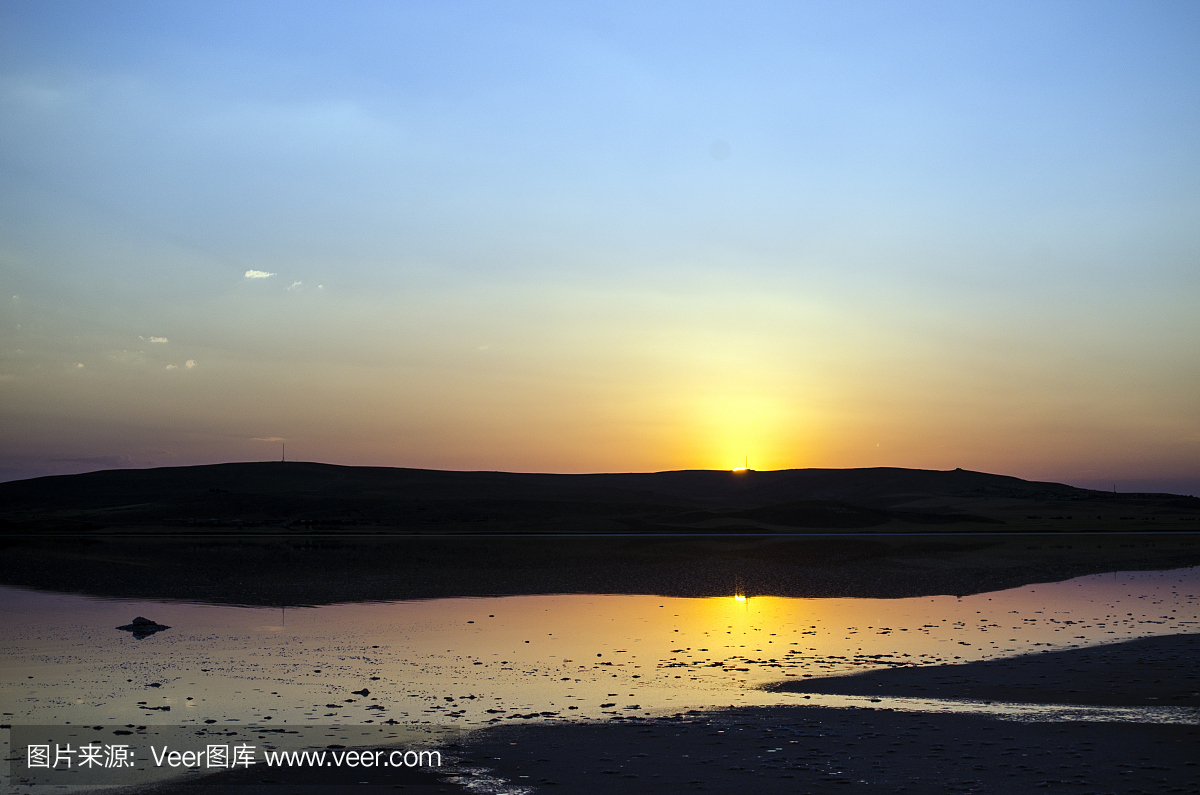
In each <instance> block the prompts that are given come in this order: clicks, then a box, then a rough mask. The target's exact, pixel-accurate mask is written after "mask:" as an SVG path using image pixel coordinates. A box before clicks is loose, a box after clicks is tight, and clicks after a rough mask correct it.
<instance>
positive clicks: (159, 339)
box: [150, 337, 170, 342]
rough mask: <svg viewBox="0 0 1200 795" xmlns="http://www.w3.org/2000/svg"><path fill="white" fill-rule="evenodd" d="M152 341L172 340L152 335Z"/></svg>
mask: <svg viewBox="0 0 1200 795" xmlns="http://www.w3.org/2000/svg"><path fill="white" fill-rule="evenodd" d="M150 341H151V342H170V340H169V339H167V338H166V337H151V338H150Z"/></svg>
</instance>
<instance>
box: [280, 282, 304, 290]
mask: <svg viewBox="0 0 1200 795" xmlns="http://www.w3.org/2000/svg"><path fill="white" fill-rule="evenodd" d="M302 284H304V282H292V283H291V284H290V285H289V286H287V287H285V288H284V289H285V290H295V289H296V288H297V287H299V286H300V285H302Z"/></svg>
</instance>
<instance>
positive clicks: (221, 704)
mask: <svg viewBox="0 0 1200 795" xmlns="http://www.w3.org/2000/svg"><path fill="white" fill-rule="evenodd" d="M1197 594H1200V576H1198V574H1197V572H1196V571H1195V570H1192V569H1187V570H1176V571H1167V572H1133V573H1122V574H1119V575H1111V574H1108V575H1094V576H1089V577H1081V578H1078V579H1074V580H1068V581H1065V582H1061V583H1052V584H1039V585H1033V586H1028V587H1024V588H1016V589H1012V590H1008V591H1000V592H994V593H990V594H981V595H977V596H969V597H963V598H961V599H960V598H956V597H952V596H943V597H921V598H912V599H894V600H884V599H845V598H844V599H797V598H784V597H762V596H754V595H747V594H745V593H735V594H733V595H732V596H731V597H728V596H727V597H723V598H701V599H685V598H664V597H656V596H625V595H616V596H608V595H606V596H596V595H561V596H541V595H539V596H510V597H498V598H454V599H437V600H428V601H408V602H390V603H368V604H342V605H332V606H328V607H320V608H306V609H296V608H292V609H290V610H287V611H286V612H284V611H281V610H279V609H277V608H242V607H224V606H213V605H193V604H179V603H165V602H145V601H137V602H129V601H120V600H106V599H97V598H90V597H80V596H67V595H61V594H45V593H38V592H31V591H22V590H17V589H0V703H2V704H3V707H4V708H3V712H4V713H5V718H4V720H5V722H12V723H59V722H66V721H70V722H75V723H122V724H124V723H131V722H135V723H141V724H152V723H160V724H161V723H187V722H203V721H219V722H230V721H242V722H265V721H275V722H279V723H314V722H316V723H337V722H343V723H378V722H386V721H397V722H399V723H406V724H407V723H417V724H421V723H430V724H456V725H462V726H471V725H481V724H487V723H496V722H510V721H514V720H547V719H563V718H589V719H611V718H614V717H619V716H634V715H636V716H645V715H653V714H661V713H671V714H674V713H677V712H684V711H687V710H690V709H705V708H710V707H723V706H732V705H750V704H780V703H800V702H798V699H801V698H802V697H801V696H798V695H794V694H783V693H766V692H763V691H761V690H758V689H756V688H757V687H758V686H759V685H762V684H765V683H768V682H772V681H780V680H785V679H787V678H791V677H820V676H829V675H836V674H841V673H846V672H851V671H861V670H867V669H871V668H879V667H887V666H899V665H926V664H938V663H953V662H958V661H962V662H966V661H970V660H981V659H987V658H991V657H997V656H1007V655H1012V654H1020V653H1024V652H1028V651H1031V650H1036V649H1061V648H1070V647H1073V646H1079V645H1086V644H1095V643H1101V642H1106V641H1115V640H1126V639H1131V638H1137V637H1147V636H1152V635H1164V634H1174V633H1181V632H1196V631H1197V630H1198V629H1200V601H1198V600H1197ZM134 616H142V617H146V618H147V619H149V620H153V621H154V622H157V624H159V625H164V626H169V627H170V629H168V630H164V631H161V632H157V633H155V634H153V635H151V636H149V637H146V638H144V639H142V640H135V639H134V638H133V637H132V636H131V635H130V634H129V633H127V632H120V631H118V630H116V629H114V627H117V626H120V625H122V624H127V623H128V622H129V621H130V619H131V618H133V617H134ZM363 688H367V690H368V693H367V694H366V695H360V694H358V693H356V692H355V691H361V690H362V689H363ZM860 700H861V699H860ZM852 701H853V702H854V703H857V701H856V700H855V699H853V698H852V697H834V696H828V697H826V696H820V697H818V696H812V698H810V699H808V700H805V701H803V703H826V702H828V703H829V704H830V705H845V704H847V703H850V702H852ZM888 702H889V703H888V704H884V705H883V706H890V707H892V708H897V709H918V708H919V709H926V708H937V709H942V708H945V707H944V705H942V706H938V705H937V704H934V706H933V707H929V706H928V705H929V704H932V703H933V702H930V701H929V700H924V701H921V700H909V699H889V700H888ZM892 702H895V703H892ZM939 703H940V702H939ZM920 704H925V705H927V706H920ZM967 706H968V707H969V705H967ZM963 708H967V707H963ZM974 708H979V706H978V705H976V706H975V707H974ZM1037 709H1044V708H1037ZM1101 713H1103V710H1101V711H1100V712H1098V713H1094V714H1101ZM1112 714H1113V715H1116V714H1117V713H1115V712H1114V713H1112ZM1122 714H1123V713H1122ZM1164 714H1165V713H1164Z"/></svg>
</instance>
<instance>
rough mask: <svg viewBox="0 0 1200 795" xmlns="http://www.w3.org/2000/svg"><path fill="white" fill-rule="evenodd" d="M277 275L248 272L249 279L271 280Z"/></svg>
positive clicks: (265, 272) (264, 272) (263, 272)
mask: <svg viewBox="0 0 1200 795" xmlns="http://www.w3.org/2000/svg"><path fill="white" fill-rule="evenodd" d="M277 275H278V274H275V273H268V272H267V271H246V278H247V279H269V278H271V277H272V276H277Z"/></svg>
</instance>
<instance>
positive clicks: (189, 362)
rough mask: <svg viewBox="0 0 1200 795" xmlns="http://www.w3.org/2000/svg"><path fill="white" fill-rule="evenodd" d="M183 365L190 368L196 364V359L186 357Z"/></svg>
mask: <svg viewBox="0 0 1200 795" xmlns="http://www.w3.org/2000/svg"><path fill="white" fill-rule="evenodd" d="M183 366H184V367H186V368H187V369H189V370H191V369H192V368H193V367H195V366H196V360H195V359H188V360H187V361H186V362H184V363H183Z"/></svg>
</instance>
